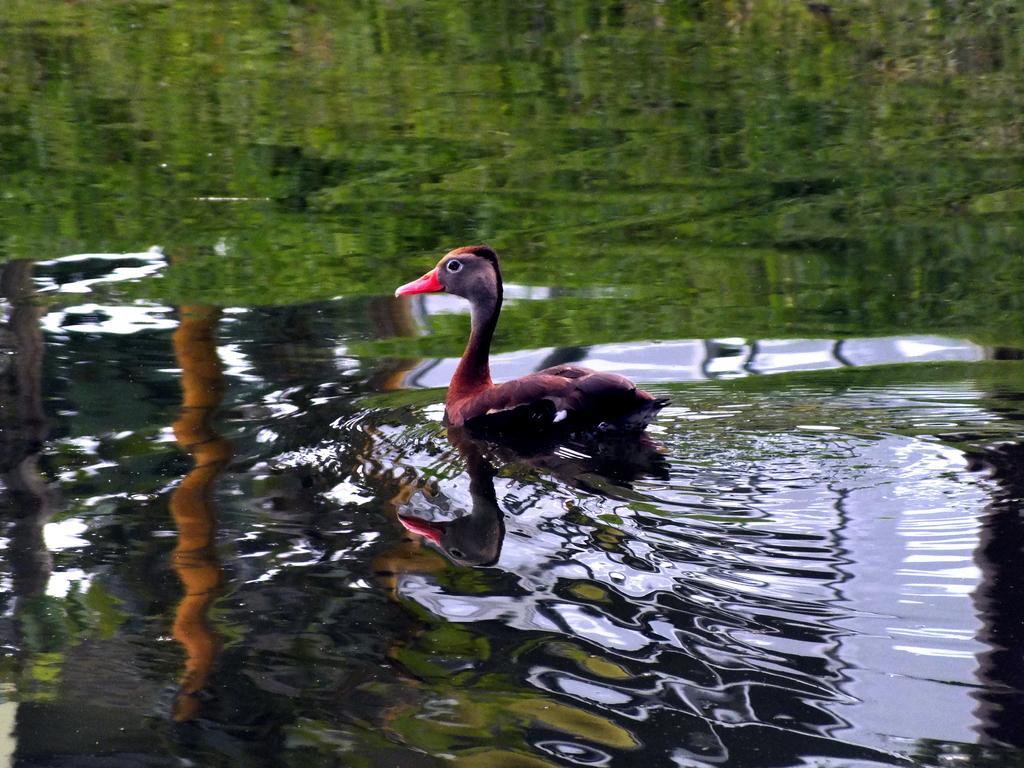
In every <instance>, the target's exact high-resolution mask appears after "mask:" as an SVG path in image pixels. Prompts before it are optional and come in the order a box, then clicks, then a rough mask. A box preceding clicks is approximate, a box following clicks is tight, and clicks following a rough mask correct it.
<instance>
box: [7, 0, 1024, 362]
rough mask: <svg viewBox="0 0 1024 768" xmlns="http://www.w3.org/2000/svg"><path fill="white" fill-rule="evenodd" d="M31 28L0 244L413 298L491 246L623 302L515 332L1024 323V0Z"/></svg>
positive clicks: (182, 295)
mask: <svg viewBox="0 0 1024 768" xmlns="http://www.w3.org/2000/svg"><path fill="white" fill-rule="evenodd" d="M5 19H6V24H5V25H4V26H3V27H2V28H0V101H2V103H3V105H4V106H3V108H2V109H0V135H2V137H3V140H2V141H0V173H2V174H3V177H4V190H3V195H2V197H0V221H2V223H3V231H4V235H3V238H2V240H0V258H3V257H4V256H5V255H6V256H14V257H17V256H23V257H40V256H43V257H52V256H58V255H62V254H64V253H68V252H74V251H85V250H107V251H124V250H137V249H139V248H143V247H146V246H148V245H150V244H151V243H154V242H156V243H160V244H162V245H164V246H165V248H166V250H167V253H168V254H169V255H171V256H173V257H175V258H178V257H188V258H182V259H180V262H179V263H176V264H175V265H174V266H172V267H170V268H169V269H168V270H167V271H166V273H165V274H164V275H162V276H160V277H156V278H150V279H145V280H142V281H140V282H139V283H136V284H133V285H131V286H130V287H129V288H127V289H124V288H123V287H122V288H120V289H118V294H117V295H118V296H123V297H128V298H149V299H155V300H160V301H163V302H167V303H181V302H203V303H214V304H234V305H243V304H244V305H250V304H266V303H290V302H297V301H308V300H312V299H318V298H327V297H331V296H336V295H339V294H389V293H390V291H391V289H392V288H393V286H394V285H395V284H397V283H398V282H400V281H404V279H407V278H408V275H409V274H412V273H414V274H418V271H417V270H420V269H421V268H422V266H423V263H424V262H425V261H426V262H428V263H429V261H431V260H432V259H433V258H434V257H435V256H436V255H437V254H438V253H439V252H440V250H441V249H442V248H444V247H447V246H452V245H455V244H458V243H461V242H464V241H473V240H480V239H488V240H491V241H492V242H493V243H494V244H495V245H496V246H497V247H498V248H499V249H501V250H502V251H503V253H504V254H505V255H506V258H507V263H508V268H507V272H508V274H509V276H510V278H511V279H514V280H516V281H517V282H521V283H539V284H544V285H560V286H568V287H570V288H575V289H586V288H591V287H594V286H601V287H604V288H614V289H615V290H616V291H617V292H618V293H617V295H616V296H615V297H607V298H595V297H586V296H585V297H582V298H581V299H580V300H579V301H578V302H577V303H575V304H567V305H564V306H556V307H555V308H553V309H552V310H550V311H552V312H554V313H556V315H557V316H556V317H555V318H554V322H552V323H545V324H539V323H536V322H530V321H531V319H532V309H533V308H530V310H524V311H522V312H518V313H517V312H511V313H510V314H509V317H508V318H506V322H505V323H504V324H503V330H502V334H503V336H502V343H503V344H504V345H506V346H507V347H517V346H522V345H524V344H525V343H527V342H528V341H529V340H531V339H533V338H534V336H535V334H536V333H537V332H538V330H539V329H543V330H544V333H545V339H544V340H543V343H545V344H547V343H560V344H564V343H570V342H577V343H594V342H596V341H601V340H608V339H609V338H612V337H614V338H615V339H617V340H620V339H622V338H641V337H642V338H669V337H678V336H680V335H687V336H694V335H696V336H704V335H715V334H728V335H737V334H749V335H764V334H767V333H776V334H778V333H783V334H790V335H807V334H808V333H815V332H817V333H830V334H831V333H836V334H846V333H856V332H870V333H884V332H890V331H894V330H897V329H899V330H931V331H947V332H956V333H969V334H971V335H972V336H974V337H976V338H979V339H982V340H986V341H993V342H1000V343H1022V342H1024V337H1022V336H1021V333H1022V331H1021V326H1022V325H1024V324H1022V323H1020V318H1021V315H1022V312H1024V305H1022V303H1021V302H1022V299H1021V296H1022V295H1024V290H1022V289H1021V287H1022V285H1024V266H1022V265H1024V258H1022V257H1024V252H1022V250H1021V242H1024V241H1022V239H1021V237H1020V226H1019V220H1018V219H1019V213H1020V210H1021V183H1020V179H1021V176H1022V162H1021V155H1020V149H1019V148H1020V146H1021V138H1022V130H1024V123H1022V121H1021V119H1020V115H1021V114H1022V113H1024V109H1022V107H1024V80H1022V78H1021V75H1020V73H1021V71H1024V66H1022V64H1024V52H1022V44H1021V40H1024V8H1022V6H1021V3H1020V2H1019V0H1005V1H1001V2H995V3H988V4H969V3H961V2H949V3H942V4H935V3H931V2H925V0H900V1H899V2H881V1H880V0H877V1H876V0H871V1H870V2H867V3H852V2H836V3H833V4H832V10H831V12H830V13H827V14H825V13H817V14H816V13H813V12H810V11H808V10H807V9H806V8H805V7H804V5H803V4H801V3H790V2H761V3H739V2H725V3H683V2H667V3H659V4H655V5H652V4H649V3H620V4H611V3H603V2H599V3H594V4H590V5H588V6H586V7H583V6H577V5H573V4H562V5H546V4H540V5H536V4H533V5H530V6H523V5H522V4H519V3H511V2H498V3H497V4H489V5H488V6H487V7H486V9H485V8H484V7H483V6H474V5H469V4H463V3H458V2H449V1H448V0H433V2H426V3H421V4H416V5H407V4H400V5H396V6H378V5H365V4H362V3H356V2H338V3H330V4H323V3H311V4H303V5H301V6H296V5H293V4H284V3H273V2H271V3H260V4H255V5H254V4H251V3H246V2H241V1H240V0H229V2H224V3H218V4H216V6H210V5H209V4H204V3H200V2H198V1H197V0H186V1H185V2H178V3H174V4H164V3H78V4H67V3H63V2H59V0H40V2H34V3H28V2H13V3H9V4H8V6H7V7H5ZM211 198H217V199H211ZM224 198H231V199H230V200H225V199H224ZM620 298H624V299H625V301H626V303H625V306H624V307H623V308H622V309H621V310H619V309H618V306H619V302H618V299H620ZM638 308H639V311H638ZM704 330H706V332H701V331H704ZM528 334H529V335H528ZM445 339H446V341H445V342H444V346H443V348H444V350H445V351H446V353H449V352H450V351H451V350H452V349H454V347H455V342H454V333H452V334H447V335H446V336H445ZM405 351H413V350H410V349H406V350H405ZM456 351H457V350H456Z"/></svg>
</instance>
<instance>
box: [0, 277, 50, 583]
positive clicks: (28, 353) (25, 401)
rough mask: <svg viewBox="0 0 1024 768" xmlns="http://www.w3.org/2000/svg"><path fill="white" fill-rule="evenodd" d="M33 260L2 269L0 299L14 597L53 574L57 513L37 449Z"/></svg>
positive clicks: (0, 463) (2, 428)
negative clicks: (50, 541)
mask: <svg viewBox="0 0 1024 768" xmlns="http://www.w3.org/2000/svg"><path fill="white" fill-rule="evenodd" d="M32 293H33V291H32V263H31V262H29V261H13V262H10V263H9V264H6V265H4V266H3V267H2V268H0V297H2V298H3V299H5V300H6V301H8V302H10V306H11V311H10V317H9V320H8V322H7V324H6V326H5V327H2V328H0V334H2V336H0V355H2V358H0V473H2V477H3V485H4V486H5V487H6V489H7V492H8V494H9V495H10V502H11V504H10V509H11V512H12V513H13V517H14V528H13V530H12V536H11V546H10V549H9V556H10V560H11V567H12V570H13V574H12V575H13V580H14V584H13V593H14V595H15V596H16V597H25V596H28V595H35V594H40V593H42V592H43V590H44V589H45V587H46V582H47V580H48V579H49V575H50V565H51V563H50V553H49V552H48V551H47V549H46V547H45V545H44V543H43V525H44V523H45V522H46V521H47V520H48V519H49V517H50V515H51V514H52V513H53V502H52V495H51V493H50V491H49V489H48V488H47V486H46V482H45V480H44V479H43V478H42V476H41V475H40V473H39V468H38V463H39V449H40V447H41V446H42V442H43V439H44V437H45V436H46V422H45V419H44V417H43V403H42V370H43V334H42V330H41V329H40V327H39V317H40V315H41V314H42V312H43V310H41V309H40V308H39V307H38V306H36V305H35V304H34V302H33V298H32Z"/></svg>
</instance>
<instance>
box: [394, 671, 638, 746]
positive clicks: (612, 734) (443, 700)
mask: <svg viewBox="0 0 1024 768" xmlns="http://www.w3.org/2000/svg"><path fill="white" fill-rule="evenodd" d="M432 698H433V704H434V706H432V707H431V708H430V709H429V714H424V712H423V711H420V710H419V709H418V708H417V711H415V712H413V711H403V712H401V713H399V714H398V715H397V716H396V717H395V718H394V719H393V721H392V722H391V724H390V726H389V727H390V729H391V730H392V731H394V732H395V733H396V734H397V735H398V736H400V738H401V739H402V740H403V741H404V742H405V743H406V744H408V745H410V746H413V747H415V748H418V749H424V750H427V751H429V752H432V753H433V754H439V753H448V754H452V753H455V754H458V753H460V752H463V751H469V750H473V749H479V745H481V744H487V745H489V747H490V748H494V749H499V750H502V751H504V750H508V751H510V752H513V753H515V752H519V751H521V750H522V749H523V736H524V731H525V729H527V728H545V729H549V730H552V731H556V732H558V733H560V734H564V735H566V736H571V737H575V738H579V739H582V740H584V741H587V742H590V743H593V744H597V745H600V746H603V747H611V748H615V749H623V750H629V749H634V748H636V747H637V746H639V745H638V743H637V741H636V739H635V738H634V737H633V735H632V734H631V733H630V732H629V731H628V730H626V729H625V728H623V727H622V726H620V725H618V724H616V723H614V722H612V721H611V720H609V719H607V718H605V717H602V716H601V715H598V714H595V713H593V712H588V711H586V710H583V709H579V708H578V707H574V706H571V705H568V704H564V703H562V702H559V701H556V700H554V699H551V698H548V697H546V696H543V695H540V694H537V693H531V692H514V691H508V692H502V691H496V690H493V689H490V688H489V689H486V690H485V689H482V688H480V689H476V688H449V687H441V686H437V685H435V686H434V687H433V688H432ZM469 754H472V752H469Z"/></svg>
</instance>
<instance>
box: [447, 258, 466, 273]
mask: <svg viewBox="0 0 1024 768" xmlns="http://www.w3.org/2000/svg"><path fill="white" fill-rule="evenodd" d="M446 269H447V270H448V271H449V272H458V271H459V270H460V269H462V262H461V261H459V260H458V259H451V260H450V261H449V262H448V264H447V265H446Z"/></svg>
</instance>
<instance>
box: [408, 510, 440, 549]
mask: <svg viewBox="0 0 1024 768" xmlns="http://www.w3.org/2000/svg"><path fill="white" fill-rule="evenodd" d="M398 522H400V523H401V524H402V525H403V526H405V529H406V530H407V531H410V532H412V533H415V534H417V535H419V536H422V537H423V538H425V539H429V540H430V541H432V542H434V544H436V545H437V546H439V547H440V546H441V534H442V533H444V527H442V526H440V525H438V524H437V523H430V522H427V521H426V520H420V518H418V517H405V516H404V515H399V516H398Z"/></svg>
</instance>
